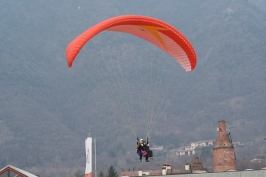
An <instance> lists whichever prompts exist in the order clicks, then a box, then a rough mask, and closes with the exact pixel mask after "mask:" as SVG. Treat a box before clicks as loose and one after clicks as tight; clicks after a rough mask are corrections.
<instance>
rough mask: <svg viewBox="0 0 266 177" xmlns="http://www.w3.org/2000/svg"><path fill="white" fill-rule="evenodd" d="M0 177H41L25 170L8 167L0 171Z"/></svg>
mask: <svg viewBox="0 0 266 177" xmlns="http://www.w3.org/2000/svg"><path fill="white" fill-rule="evenodd" d="M0 177H39V176H38V175H34V174H31V173H29V172H27V171H25V170H22V169H19V168H17V167H14V166H12V165H8V166H6V167H4V168H2V169H1V170H0Z"/></svg>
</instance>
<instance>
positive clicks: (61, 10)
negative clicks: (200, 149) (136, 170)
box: [0, 0, 266, 176]
mask: <svg viewBox="0 0 266 177" xmlns="http://www.w3.org/2000/svg"><path fill="white" fill-rule="evenodd" d="M259 2H260V1H258V3H254V2H253V3H251V2H249V1H231V0H230V1H229V0H228V1H227V0H225V1H223V2H216V1H215V2H214V1H209V0H204V1H196V0H195V1H190V2H186V1H177V0H173V1H167V3H165V2H164V1H156V3H155V2H154V1H151V0H150V1H149V0H148V1H140V0H135V1H133V2H132V1H107V0H97V1H96V0H91V1H87V0H80V1H69V0H65V1H52V0H46V1H31V2H24V1H19V2H13V1H7V0H4V1H1V2H0V16H1V18H0V61H1V64H0V72H1V73H0V90H1V96H0V107H1V109H0V131H1V134H0V157H1V158H0V159H2V160H0V164H1V165H2V166H3V165H4V164H6V163H7V164H12V165H15V166H18V167H21V168H28V169H30V170H32V171H33V172H36V173H42V174H44V175H41V176H45V175H46V176H49V175H51V174H53V175H55V174H60V173H61V174H67V173H71V170H73V171H75V170H77V169H78V168H81V169H82V168H84V166H85V157H84V154H85V153H84V139H85V138H86V137H87V136H88V132H89V130H91V132H92V134H93V136H95V137H97V143H98V146H97V147H98V148H97V150H98V152H97V154H98V164H97V165H98V169H102V170H106V169H107V168H108V167H109V165H114V166H116V167H117V168H118V169H119V170H120V169H121V168H127V167H128V166H134V165H135V164H136V162H135V160H136V158H137V157H136V155H135V154H134V151H135V137H134V134H133V133H132V132H131V130H130V129H129V128H128V126H127V125H125V124H124V123H123V122H122V121H123V120H122V119H121V117H119V116H118V115H119V112H116V111H115V110H114V109H113V106H112V105H116V106H118V107H120V111H121V110H122V111H123V109H122V108H123V107H121V106H120V105H121V103H122V105H123V99H122V98H121V97H126V98H127V99H131V98H132V102H131V103H130V104H131V105H132V108H134V109H133V110H134V111H132V112H134V115H135V117H136V120H135V126H136V130H137V131H138V133H139V136H145V126H144V125H143V121H142V119H141V117H142V116H143V114H144V112H145V110H147V109H149V110H148V112H149V111H150V112H154V113H157V114H159V116H158V118H157V120H156V121H155V124H154V126H153V129H152V133H151V140H152V144H158V145H164V146H165V147H167V148H168V149H171V148H177V147H179V146H182V145H186V144H187V143H189V142H191V141H196V140H202V139H215V137H216V126H217V122H218V121H219V120H226V121H227V122H228V123H227V124H228V126H229V128H230V127H231V128H230V132H231V134H232V137H233V140H237V141H252V140H254V139H259V140H260V139H262V137H264V136H265V134H266V132H265V130H266V129H265V125H266V119H265V114H266V110H265V105H266V102H265V98H266V93H265V88H266V77H265V74H266V73H265V72H266V62H265V61H266V60H265V58H266V33H265V29H266V20H265V19H266V14H265V11H263V10H261V8H259V7H258V6H256V5H257V4H260V3H259ZM124 14H139V15H147V16H152V17H155V18H159V19H161V20H164V21H166V22H168V23H170V24H172V25H173V26H175V27H176V28H177V29H179V30H180V31H181V32H182V33H183V34H184V35H185V36H186V37H187V38H188V39H189V40H190V41H191V43H192V45H193V46H194V48H195V50H196V52H197V58H198V63H197V67H196V69H195V70H194V71H192V72H189V73H186V72H185V71H184V70H183V69H182V68H181V67H180V66H179V65H178V64H177V63H176V62H175V61H174V60H173V59H172V58H171V57H170V56H168V55H167V54H166V53H164V52H163V51H161V50H159V49H158V48H156V47H155V46H153V45H151V44H150V43H148V42H146V41H143V40H141V39H139V38H136V37H133V36H130V35H126V34H120V33H108V32H103V33H101V34H99V35H97V36H96V37H95V38H93V39H92V40H91V41H90V43H88V44H87V45H86V46H85V47H84V48H83V49H82V51H81V52H80V54H79V55H78V57H77V60H76V61H75V62H74V64H73V67H72V68H68V67H67V63H66V60H65V49H66V47H67V45H68V43H69V42H70V41H71V40H72V39H74V37H76V36H77V35H78V34H80V33H81V32H83V31H85V30H86V29H88V28H89V27H91V26H92V25H94V24H96V23H98V22H100V21H102V20H105V19H107V18H110V17H113V16H117V15H124ZM144 59H145V60H144ZM142 60H143V61H142ZM137 61H141V65H139V64H138V63H137ZM118 62H119V64H118ZM134 66H135V67H138V66H141V68H142V70H141V71H138V70H136V69H134ZM123 67H124V68H123ZM151 68H153V69H154V70H153V71H152V73H153V72H154V73H156V72H157V73H163V74H162V75H160V74H159V75H154V76H155V77H151V74H150V73H149V72H146V71H150V70H149V69H151ZM109 69H110V70H109ZM120 71H125V72H124V73H125V74H124V75H127V76H126V77H127V80H121V81H119V82H112V81H114V80H115V79H114V78H116V77H117V75H118V74H121V73H120ZM132 73H135V74H136V76H140V75H139V74H142V73H144V74H145V73H146V75H144V76H145V77H147V78H153V79H151V80H150V81H147V80H145V79H143V80H138V78H139V77H135V75H131V74H132ZM149 74H150V75H149ZM158 76H160V78H162V79H161V80H160V86H159V87H158V89H159V91H156V90H152V88H156V86H155V82H153V81H154V80H156V79H155V78H156V77H158ZM148 84H149V85H148ZM119 85H120V86H121V88H127V86H128V85H129V86H130V89H129V91H128V90H126V89H122V90H112V88H117V87H118V86H119ZM168 88H169V89H168ZM139 90H144V92H142V93H141V94H139ZM145 91H147V92H145ZM155 93H156V96H155V97H149V96H150V95H153V94H154V95H155ZM129 95H130V97H129ZM139 97H141V99H142V98H143V99H145V98H146V102H147V104H148V105H149V102H152V101H153V100H163V101H164V102H161V103H162V105H164V106H165V105H167V106H166V107H164V106H158V107H157V108H155V109H152V110H150V108H148V106H145V101H143V102H140V101H139ZM133 98H135V99H133ZM137 98H138V99H137ZM151 98H152V99H151ZM157 103H160V102H159V101H158V102H157ZM143 104H144V106H143ZM164 108H165V109H164ZM156 111H158V112H156ZM125 117H127V116H125ZM143 117H145V116H143ZM146 117H147V116H146ZM122 118H124V117H123V116H122ZM127 152H133V154H129V155H128V153H127ZM160 158H161V159H160V160H157V161H156V162H154V164H153V165H157V164H160V162H161V161H167V158H166V157H164V156H162V157H160Z"/></svg>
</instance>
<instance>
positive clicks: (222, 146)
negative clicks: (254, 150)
mask: <svg viewBox="0 0 266 177" xmlns="http://www.w3.org/2000/svg"><path fill="white" fill-rule="evenodd" d="M218 126H219V127H218V136H217V139H216V143H215V146H214V148H213V172H224V171H228V170H236V157H235V150H234V146H233V143H232V140H231V136H230V134H227V132H226V123H225V121H224V120H221V121H219V123H218Z"/></svg>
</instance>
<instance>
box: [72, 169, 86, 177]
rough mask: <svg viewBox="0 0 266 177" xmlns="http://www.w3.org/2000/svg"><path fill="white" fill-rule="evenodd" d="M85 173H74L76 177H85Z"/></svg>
mask: <svg viewBox="0 0 266 177" xmlns="http://www.w3.org/2000/svg"><path fill="white" fill-rule="evenodd" d="M84 175H85V174H84V173H83V172H82V171H81V170H78V171H76V172H75V173H74V176H75V177H84Z"/></svg>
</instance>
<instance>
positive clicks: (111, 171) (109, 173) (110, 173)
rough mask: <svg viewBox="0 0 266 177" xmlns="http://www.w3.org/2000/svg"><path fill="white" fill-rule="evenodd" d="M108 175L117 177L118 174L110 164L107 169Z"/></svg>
mask: <svg viewBox="0 0 266 177" xmlns="http://www.w3.org/2000/svg"><path fill="white" fill-rule="evenodd" d="M108 177H118V174H117V172H116V170H115V168H114V167H113V166H112V165H111V166H110V168H109V170H108Z"/></svg>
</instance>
